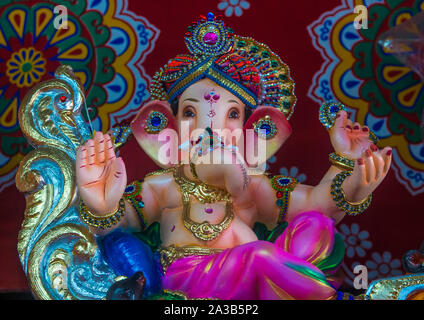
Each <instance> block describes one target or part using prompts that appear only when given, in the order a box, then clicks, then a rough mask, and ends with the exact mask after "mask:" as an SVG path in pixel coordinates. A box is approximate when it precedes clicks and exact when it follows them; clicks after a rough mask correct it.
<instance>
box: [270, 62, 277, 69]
mask: <svg viewBox="0 0 424 320" xmlns="http://www.w3.org/2000/svg"><path fill="white" fill-rule="evenodd" d="M271 67H273V68H277V67H278V61H277V60H272V61H271Z"/></svg>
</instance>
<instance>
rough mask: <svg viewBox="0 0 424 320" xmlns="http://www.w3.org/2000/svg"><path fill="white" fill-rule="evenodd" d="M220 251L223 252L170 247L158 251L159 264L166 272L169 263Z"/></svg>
mask: <svg viewBox="0 0 424 320" xmlns="http://www.w3.org/2000/svg"><path fill="white" fill-rule="evenodd" d="M222 251H224V249H215V248H206V247H197V246H184V247H176V246H173V245H172V246H169V247H165V248H162V249H160V263H161V265H162V267H163V270H164V271H166V269H167V268H168V267H169V266H170V265H171V263H173V262H174V261H175V260H177V259H180V258H184V257H189V256H209V255H212V254H215V253H219V252H222Z"/></svg>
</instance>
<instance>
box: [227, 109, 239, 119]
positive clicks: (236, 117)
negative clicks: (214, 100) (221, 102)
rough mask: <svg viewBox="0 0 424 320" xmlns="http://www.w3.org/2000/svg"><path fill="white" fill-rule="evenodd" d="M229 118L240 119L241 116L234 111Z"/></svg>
mask: <svg viewBox="0 0 424 320" xmlns="http://www.w3.org/2000/svg"><path fill="white" fill-rule="evenodd" d="M229 118H230V119H238V118H240V115H239V113H238V111H236V110H233V111H231V112H230V115H229Z"/></svg>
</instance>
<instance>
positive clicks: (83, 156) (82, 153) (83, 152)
mask: <svg viewBox="0 0 424 320" xmlns="http://www.w3.org/2000/svg"><path fill="white" fill-rule="evenodd" d="M86 166H87V147H86V146H80V147H79V148H78V151H77V163H76V167H77V168H84V167H86Z"/></svg>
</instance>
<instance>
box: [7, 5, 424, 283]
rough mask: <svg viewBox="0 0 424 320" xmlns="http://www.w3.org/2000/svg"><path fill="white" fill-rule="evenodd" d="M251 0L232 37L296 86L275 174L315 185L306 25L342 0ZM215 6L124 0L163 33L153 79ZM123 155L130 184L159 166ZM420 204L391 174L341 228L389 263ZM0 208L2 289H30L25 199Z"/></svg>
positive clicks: (407, 245) (411, 237)
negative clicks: (23, 238)
mask: <svg viewBox="0 0 424 320" xmlns="http://www.w3.org/2000/svg"><path fill="white" fill-rule="evenodd" d="M249 2H250V8H249V9H248V10H243V15H242V16H241V17H236V16H234V15H233V16H232V17H229V18H226V19H225V20H226V22H227V24H228V25H230V26H231V27H232V28H233V29H234V30H235V32H236V33H237V34H240V35H244V36H251V37H253V38H255V39H256V40H258V41H260V42H263V43H266V44H267V45H268V46H269V47H270V48H271V49H272V50H273V51H274V52H276V53H278V54H279V55H280V56H281V58H282V59H283V60H284V61H285V62H286V63H287V64H288V65H289V66H290V69H291V76H292V78H293V79H294V80H295V82H296V88H295V94H296V96H297V99H298V102H297V105H296V109H295V113H294V115H293V117H292V118H291V120H290V122H291V124H292V127H293V134H292V136H291V138H290V139H289V140H288V141H287V143H286V144H285V145H284V146H283V148H282V149H281V150H280V152H279V153H278V154H277V162H276V163H274V164H273V165H272V168H273V169H274V173H277V171H276V170H275V169H278V168H280V167H288V168H289V167H291V166H296V167H298V168H299V170H300V172H302V173H305V174H306V175H307V177H308V179H307V181H306V183H307V184H311V185H315V184H317V183H318V182H319V181H320V179H321V177H322V176H323V175H324V174H325V172H326V171H327V169H328V167H329V164H328V154H329V153H330V152H332V148H331V145H330V141H329V137H328V134H327V131H326V130H325V129H324V128H323V127H322V125H321V124H320V123H319V120H318V108H319V105H317V104H316V103H315V102H313V101H312V100H311V99H310V98H308V97H307V91H308V88H309V86H310V85H311V83H312V77H313V75H314V73H315V72H317V70H318V69H319V68H320V66H321V64H322V62H323V59H322V58H321V56H320V54H319V52H318V51H317V50H316V49H315V48H314V47H313V46H312V42H311V38H310V36H309V34H308V31H307V28H306V27H307V25H309V24H311V23H312V22H313V21H314V20H316V19H317V18H318V17H319V16H320V15H321V14H322V13H323V12H326V11H329V10H331V9H333V8H334V7H336V6H337V5H339V4H340V0H326V1H306V0H302V1H301V0H297V1H289V0H285V1H282V0H274V1H270V0H268V1H253V0H251V1H249ZM217 4H218V1H217V0H207V1H206V0H202V1H200V0H184V1H174V0H168V1H164V0H156V1H148V2H147V1H136V0H129V6H128V10H130V11H132V12H134V13H135V14H137V15H141V16H144V17H145V18H147V20H148V21H149V22H150V23H152V24H153V25H154V26H156V27H157V28H158V29H159V30H160V35H159V38H158V40H157V41H156V44H155V48H154V50H153V51H152V52H151V53H150V54H149V55H148V56H147V58H146V60H145V62H144V68H145V70H146V71H147V73H148V74H149V75H150V76H153V74H154V73H155V71H156V70H157V69H159V68H160V67H161V66H162V65H163V64H165V63H166V62H167V60H168V59H169V58H171V57H173V56H175V55H176V54H178V53H183V52H186V48H185V45H184V41H183V36H184V34H185V32H186V27H187V25H189V24H190V23H191V22H192V21H194V20H196V19H197V17H198V16H199V15H200V14H203V15H205V14H206V13H207V12H209V11H212V12H215V13H216V14H222V11H220V10H218V9H217ZM121 155H122V156H123V157H124V160H125V163H126V166H127V171H128V174H129V177H128V180H129V181H131V179H135V178H141V177H143V176H144V174H145V173H147V172H149V171H151V170H153V169H155V168H156V166H155V165H154V164H153V163H152V161H150V160H149V159H148V158H147V157H146V155H145V154H144V152H143V151H142V150H141V149H139V148H138V147H137V146H136V144H135V142H134V141H131V142H130V143H129V144H128V145H127V146H125V147H124V148H123V150H122V153H121ZM140 164H142V165H140ZM422 200H423V197H422V195H421V196H415V197H413V196H412V195H411V194H410V193H409V192H408V191H407V190H406V189H405V188H404V187H403V186H402V185H401V184H400V183H399V182H398V181H397V180H396V178H395V174H394V171H393V170H391V171H390V173H389V174H388V176H387V178H386V180H385V181H384V182H383V184H382V185H381V186H380V187H379V188H378V190H376V192H375V193H374V200H373V203H372V205H371V208H369V209H368V210H367V211H366V212H365V213H364V214H363V215H361V216H359V217H355V218H351V217H347V218H345V220H344V221H343V223H346V224H348V225H349V224H351V223H353V222H357V223H358V224H360V225H361V229H362V228H365V229H366V230H368V231H369V232H370V234H371V240H372V243H373V250H375V251H378V252H383V251H390V252H391V253H392V257H393V258H397V259H400V258H401V257H402V255H403V254H404V253H405V252H406V251H407V250H409V249H413V248H418V246H419V244H420V243H421V241H422V240H424V236H423V232H422V227H423V225H424V224H423V222H424V221H423V220H424V216H423V202H422ZM0 208H1V210H0V253H1V256H0V290H3V291H4V290H15V291H16V290H27V288H28V287H27V283H26V278H25V275H24V273H23V271H22V267H21V264H20V262H19V259H18V254H17V250H16V244H17V234H18V231H19V228H20V224H21V222H22V219H23V213H24V210H25V200H24V196H23V195H22V194H20V193H19V192H18V191H17V189H16V187H15V186H11V187H9V188H7V189H5V190H4V191H3V192H1V194H0Z"/></svg>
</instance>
